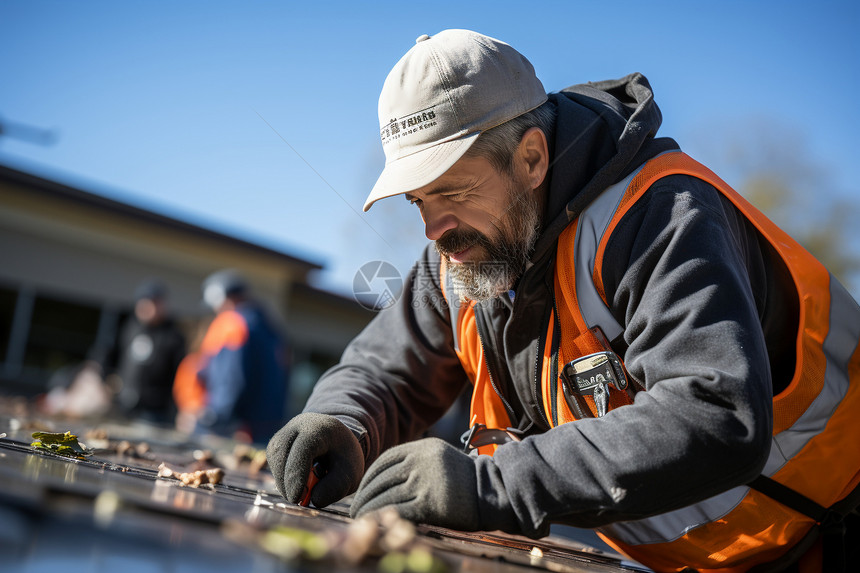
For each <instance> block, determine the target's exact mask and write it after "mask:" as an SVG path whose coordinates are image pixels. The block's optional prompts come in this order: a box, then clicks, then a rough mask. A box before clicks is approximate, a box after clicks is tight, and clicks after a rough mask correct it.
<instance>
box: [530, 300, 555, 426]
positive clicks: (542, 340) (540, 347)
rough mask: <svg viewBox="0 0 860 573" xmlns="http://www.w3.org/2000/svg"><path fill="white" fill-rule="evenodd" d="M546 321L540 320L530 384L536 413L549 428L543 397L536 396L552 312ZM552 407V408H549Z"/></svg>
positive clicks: (538, 394) (538, 391) (539, 393)
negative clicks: (533, 376)
mask: <svg viewBox="0 0 860 573" xmlns="http://www.w3.org/2000/svg"><path fill="white" fill-rule="evenodd" d="M548 314H549V316H547V320H546V321H541V326H543V328H542V329H541V331H540V336H538V341H537V354H536V356H535V383H534V384H532V398H534V401H535V407H536V408H537V411H538V413H539V414H540V415H541V419H542V420H543V421H544V423H545V424H546V426H547V428H551V427H552V426H551V425H550V423H549V418H548V417H547V414H546V412H545V411H544V408H543V399H539V398H538V397H539V396H540V395H542V394H543V393H542V392H540V388H541V363H542V362H543V351H544V347H545V346H546V330H547V329H546V327H547V324H546V323H547V322H549V320H551V319H552V312H549V313H548ZM550 409H552V408H550Z"/></svg>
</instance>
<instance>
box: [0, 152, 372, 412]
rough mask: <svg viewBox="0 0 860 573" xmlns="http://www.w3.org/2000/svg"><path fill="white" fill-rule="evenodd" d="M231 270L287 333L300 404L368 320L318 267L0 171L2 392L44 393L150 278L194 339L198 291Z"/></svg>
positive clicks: (114, 323) (115, 323)
mask: <svg viewBox="0 0 860 573" xmlns="http://www.w3.org/2000/svg"><path fill="white" fill-rule="evenodd" d="M227 267H230V268H236V269H239V270H241V271H242V273H243V274H244V275H245V276H246V278H247V279H248V280H249V282H250V283H251V285H252V287H253V290H254V293H255V296H256V297H258V298H259V299H260V300H262V301H263V302H264V303H265V304H267V305H268V306H269V307H270V309H271V310H272V312H273V313H275V314H276V315H277V316H279V317H280V318H281V319H282V320H283V322H284V324H285V325H286V329H287V332H288V334H289V336H290V338H291V343H292V346H293V371H294V376H293V383H292V386H293V388H292V391H293V393H294V394H295V398H296V399H303V398H304V396H305V395H306V393H307V392H308V391H309V389H310V386H311V385H312V384H313V382H314V381H315V380H316V377H317V376H318V375H319V374H320V373H321V372H322V371H323V370H324V369H325V368H327V367H328V366H330V365H331V364H334V363H335V362H336V361H337V359H338V358H339V357H340V354H341V352H342V351H343V348H344V347H345V346H346V344H347V343H348V342H349V340H351V339H352V337H353V336H355V335H356V334H357V333H358V332H359V331H360V330H361V329H362V328H363V327H364V325H365V324H366V323H367V322H368V321H369V320H370V318H371V317H372V313H371V312H369V311H367V310H365V309H363V308H362V307H361V306H360V305H358V304H357V303H356V302H355V301H353V300H352V299H350V298H344V297H341V296H339V295H335V294H332V293H329V292H326V291H322V290H319V289H316V288H314V287H313V286H311V285H310V284H309V282H308V278H309V275H311V273H313V272H314V271H318V270H320V269H321V265H319V264H318V263H315V262H312V261H308V260H305V259H302V258H300V257H297V256H294V255H291V254H289V253H285V252H281V251H278V250H274V249H271V248H267V247H264V246H261V245H257V244H254V243H251V242H248V241H244V240H241V239H238V238H236V237H231V236H228V235H225V234H222V233H218V232H215V231H213V230H210V229H206V228H203V227H200V226H196V225H192V224H189V223H187V222H184V221H180V220H177V219H173V218H170V217H166V216H164V215H161V214H158V213H154V212H152V211H148V210H145V209H141V208H138V207H134V206H131V205H128V204H125V203H122V202H119V201H115V200H112V199H108V198H105V197H102V196H100V195H96V194H93V193H90V192H87V191H85V190H83V189H77V188H74V187H71V186H68V185H64V184H61V183H58V182H56V181H51V180H47V179H44V178H41V177H38V176H35V175H32V174H29V173H25V172H21V171H18V170H15V169H11V168H9V167H5V166H0V393H16V394H25V395H33V394H37V393H39V392H41V391H43V390H44V389H45V387H46V385H47V383H48V380H49V379H50V377H51V376H52V375H53V374H54V373H56V372H57V371H58V370H60V369H62V368H64V367H70V366H74V365H76V364H79V363H80V362H82V361H83V360H85V359H86V358H87V356H88V353H89V352H90V351H91V349H92V348H93V347H94V346H95V345H96V343H97V342H100V341H102V340H107V339H110V338H111V337H113V336H115V334H116V332H117V329H118V327H119V325H120V324H121V323H122V321H123V320H124V319H125V317H126V316H128V315H129V314H130V313H131V310H132V307H133V304H134V300H133V296H134V290H135V287H136V286H137V285H138V284H139V283H140V282H141V281H142V280H143V279H145V278H148V277H158V278H160V279H162V280H163V281H164V282H165V283H166V284H167V285H168V287H169V289H170V308H171V310H172V311H173V313H174V314H175V316H177V317H178V318H179V319H180V320H182V321H183V322H184V324H186V325H187V328H188V329H189V332H188V339H189V341H192V340H193V338H194V334H195V333H194V332H193V328H194V324H195V321H197V320H199V319H201V318H203V317H205V316H206V311H205V310H204V309H203V307H202V306H201V304H200V299H201V295H200V284H201V282H202V280H203V279H204V278H205V277H206V276H207V275H208V274H209V273H211V272H213V271H215V270H218V269H222V268H227ZM300 405H301V404H298V405H296V404H293V405H291V409H293V410H294V409H296V408H298V407H300Z"/></svg>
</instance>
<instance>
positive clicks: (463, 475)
mask: <svg viewBox="0 0 860 573" xmlns="http://www.w3.org/2000/svg"><path fill="white" fill-rule="evenodd" d="M478 504H479V499H478V484H477V472H476V469H475V458H472V457H470V456H468V455H466V454H464V453H462V452H461V451H460V450H458V449H457V448H455V447H453V446H451V445H449V444H447V443H446V442H444V441H442V440H440V439H438V438H427V439H424V440H417V441H414V442H408V443H406V444H402V445H399V446H396V447H394V448H391V449H390V450H387V451H385V452H384V453H383V454H382V455H381V456H379V458H378V459H377V460H376V461H375V462H374V463H373V464H372V465H371V466H370V468H369V469H368V470H367V473H366V474H365V476H364V479H362V480H361V484H360V485H359V486H358V492H357V493H356V494H355V498H354V500H353V502H352V507H351V508H350V515H352V517H358V516H360V515H363V514H365V513H368V512H371V511H375V510H377V509H381V508H383V507H387V506H393V507H394V508H395V509H396V510H397V512H398V513H399V514H400V516H401V517H402V518H404V519H408V520H410V521H414V522H416V523H426V524H430V525H438V526H441V527H449V528H451V529H459V530H461V531H476V530H478V529H480V528H481V524H480V511H479V509H478Z"/></svg>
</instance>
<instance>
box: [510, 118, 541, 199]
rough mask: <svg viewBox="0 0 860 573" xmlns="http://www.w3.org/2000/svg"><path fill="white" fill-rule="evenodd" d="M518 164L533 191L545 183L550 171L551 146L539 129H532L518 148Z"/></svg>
mask: <svg viewBox="0 0 860 573" xmlns="http://www.w3.org/2000/svg"><path fill="white" fill-rule="evenodd" d="M516 157H517V163H519V165H518V167H519V168H520V169H521V170H522V171H520V172H521V173H523V174H524V175H525V177H526V181H527V182H528V184H529V186H530V187H531V188H532V189H537V188H538V187H539V186H540V184H541V183H543V180H544V178H545V177H546V173H547V171H548V170H549V146H548V145H547V142H546V136H545V135H544V133H543V131H541V129H540V128H538V127H530V128H529V129H528V130H527V131H526V132H525V133H524V134H523V137H522V139H520V144H519V146H517V153H516Z"/></svg>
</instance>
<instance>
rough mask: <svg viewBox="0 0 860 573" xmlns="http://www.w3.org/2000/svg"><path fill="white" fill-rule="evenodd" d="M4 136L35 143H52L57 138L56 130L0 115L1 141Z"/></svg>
mask: <svg viewBox="0 0 860 573" xmlns="http://www.w3.org/2000/svg"><path fill="white" fill-rule="evenodd" d="M4 137H11V138H12V139H18V140H21V141H26V142H27V143H34V144H36V145H53V144H54V143H56V142H57V139H58V137H57V132H56V130H53V129H40V128H38V127H33V126H31V125H26V124H23V123H16V122H12V121H9V120H6V119H3V118H2V117H0V142H2V141H3V138H4Z"/></svg>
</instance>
